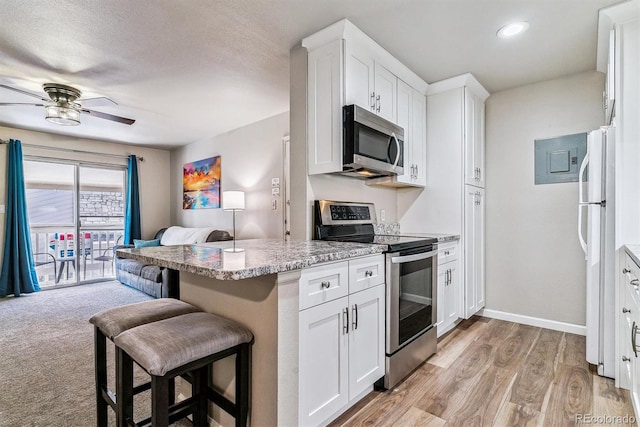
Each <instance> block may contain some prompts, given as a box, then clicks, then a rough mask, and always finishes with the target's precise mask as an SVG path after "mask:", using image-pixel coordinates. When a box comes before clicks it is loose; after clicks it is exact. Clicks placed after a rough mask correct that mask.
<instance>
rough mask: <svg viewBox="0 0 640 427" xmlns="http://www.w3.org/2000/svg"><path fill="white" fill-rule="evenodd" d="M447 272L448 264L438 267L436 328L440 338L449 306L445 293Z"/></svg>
mask: <svg viewBox="0 0 640 427" xmlns="http://www.w3.org/2000/svg"><path fill="white" fill-rule="evenodd" d="M447 280H448V276H447V270H446V264H443V265H439V266H438V294H437V296H436V302H437V306H436V328H437V331H438V336H440V331H441V330H442V329H443V328H444V312H445V311H446V310H445V305H446V304H447V296H446V293H445V290H444V288H445V286H447Z"/></svg>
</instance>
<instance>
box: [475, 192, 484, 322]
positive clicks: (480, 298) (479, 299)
mask: <svg viewBox="0 0 640 427" xmlns="http://www.w3.org/2000/svg"><path fill="white" fill-rule="evenodd" d="M475 211H476V212H475V218H474V243H475V248H474V253H475V254H474V255H475V260H474V261H475V265H474V269H475V280H474V281H475V283H474V286H475V298H476V300H475V306H476V312H477V311H478V310H480V309H481V308H483V307H484V305H485V292H484V291H485V286H484V277H485V273H484V258H485V256H484V242H485V232H484V231H485V230H484V228H485V226H484V223H485V198H484V189H483V188H481V189H479V190H478V204H477V205H475Z"/></svg>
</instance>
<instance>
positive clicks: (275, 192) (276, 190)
mask: <svg viewBox="0 0 640 427" xmlns="http://www.w3.org/2000/svg"><path fill="white" fill-rule="evenodd" d="M271 195H272V196H279V195H280V188H279V187H274V188H272V189H271Z"/></svg>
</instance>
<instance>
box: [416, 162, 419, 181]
mask: <svg viewBox="0 0 640 427" xmlns="http://www.w3.org/2000/svg"><path fill="white" fill-rule="evenodd" d="M418 174H419V172H418V165H416V179H418Z"/></svg>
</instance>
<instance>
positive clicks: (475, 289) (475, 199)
mask: <svg viewBox="0 0 640 427" xmlns="http://www.w3.org/2000/svg"><path fill="white" fill-rule="evenodd" d="M464 205H465V206H464V235H463V239H464V287H463V289H464V317H465V319H468V318H469V317H471V316H472V315H474V314H475V313H476V312H477V311H478V310H480V309H481V308H482V307H484V304H485V298H484V295H485V292H484V291H485V290H484V189H482V188H477V187H473V186H470V185H465V203H464Z"/></svg>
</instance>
